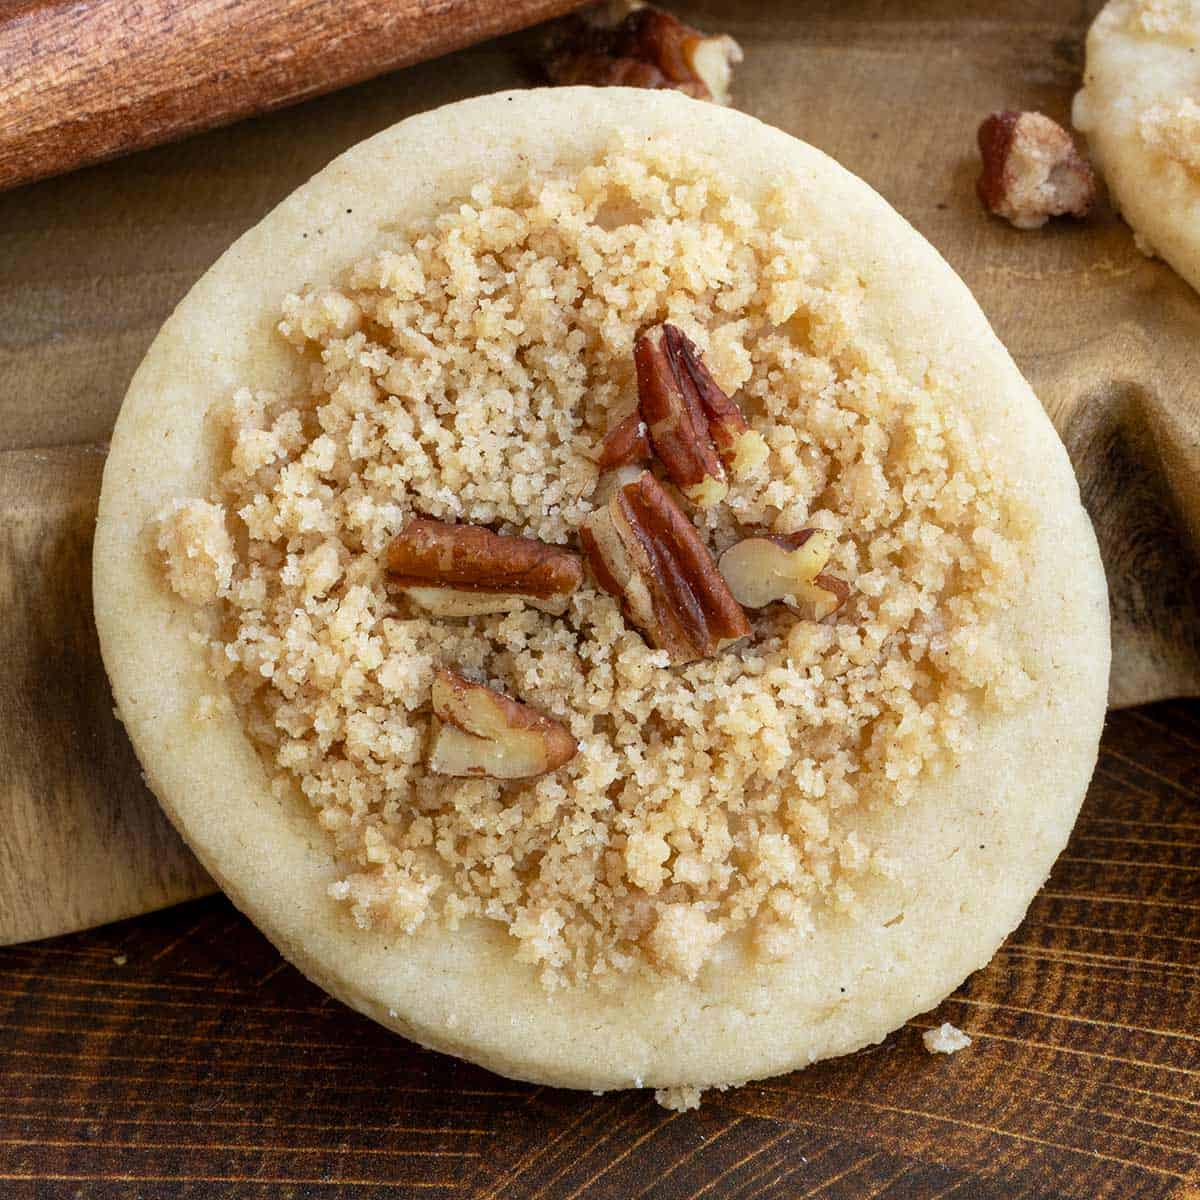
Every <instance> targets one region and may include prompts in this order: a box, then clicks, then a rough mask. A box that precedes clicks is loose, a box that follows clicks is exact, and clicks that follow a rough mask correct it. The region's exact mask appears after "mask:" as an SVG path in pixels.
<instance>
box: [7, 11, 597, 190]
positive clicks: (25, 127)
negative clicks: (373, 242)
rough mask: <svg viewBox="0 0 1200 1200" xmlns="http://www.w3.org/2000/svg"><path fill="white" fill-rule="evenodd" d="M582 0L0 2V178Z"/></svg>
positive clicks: (238, 111)
mask: <svg viewBox="0 0 1200 1200" xmlns="http://www.w3.org/2000/svg"><path fill="white" fill-rule="evenodd" d="M579 2H580V0H385V2H384V3H380V2H379V0H233V2H232V3H231V2H230V0H84V2H82V3H81V2H80V0H16V2H15V3H14V2H12V0H8V2H0V188H5V187H12V186H13V185H14V184H19V183H25V182H28V181H29V180H33V179H41V178H42V177H43V176H46V175H54V174H57V173H58V172H60V171H69V170H73V169H74V168H76V167H80V166H84V165H86V164H88V163H95V162H101V161H103V160H104V159H107V158H113V157H115V156H116V155H119V154H128V153H129V152H130V151H131V150H141V149H143V148H145V147H146V146H155V145H158V144H159V143H160V142H166V141H170V140H171V139H173V138H177V137H182V136H183V135H185V134H188V133H194V132H195V131H196V130H198V129H212V128H214V127H216V126H218V125H225V124H228V123H229V122H230V121H236V120H239V119H240V118H242V117H246V116H250V115H252V114H254V113H261V112H266V111H268V110H270V109H275V108H281V107H283V106H285V105H288V104H295V103H296V102H297V101H299V100H304V99H306V98H308V97H310V96H319V95H321V94H322V93H323V92H328V91H332V90H333V89H334V88H339V87H345V86H346V85H347V84H350V83H358V82H359V81H360V80H363V79H370V78H371V77H372V76H373V75H378V74H379V73H380V72H381V71H388V70H391V69H393V68H395V67H400V66H404V65H406V64H408V63H413V62H420V61H421V60H422V59H427V58H435V57H436V56H438V55H440V54H445V53H446V52H447V51H448V50H457V49H459V48H460V47H462V46H469V45H471V44H472V43H474V42H478V41H482V40H484V39H485V38H489V37H494V36H495V35H496V34H499V33H507V32H509V31H511V30H513V29H521V28H523V27H524V26H526V25H532V24H534V23H535V22H537V21H542V20H545V19H546V18H548V17H552V16H556V15H558V14H559V13H562V12H565V11H566V10H567V9H569V8H572V7H574V6H575V5H577V4H578V3H579Z"/></svg>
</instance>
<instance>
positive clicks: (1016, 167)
mask: <svg viewBox="0 0 1200 1200" xmlns="http://www.w3.org/2000/svg"><path fill="white" fill-rule="evenodd" d="M979 152H980V155H981V156H982V158H983V171H982V173H981V174H980V176H979V182H978V183H977V184H976V185H975V186H976V191H978V193H979V199H980V200H981V201H983V206H984V207H985V208H986V209H987V210H988V211H989V212H992V213H995V214H996V215H997V216H1000V217H1006V218H1007V219H1008V220H1009V221H1011V222H1012V223H1013V224H1014V225H1015V226H1016V227H1017V228H1018V229H1037V228H1038V227H1039V226H1041V225H1044V224H1045V223H1046V221H1047V220H1048V219H1049V218H1050V217H1057V216H1062V215H1063V214H1064V213H1069V214H1070V215H1071V216H1074V217H1086V216H1087V215H1088V213H1089V212H1090V211H1091V208H1092V204H1093V202H1094V201H1095V199H1096V176H1095V174H1094V173H1093V171H1092V168H1091V166H1090V165H1089V164H1088V163H1087V161H1086V160H1085V159H1084V158H1082V157H1081V156H1080V154H1079V151H1078V150H1076V149H1075V143H1074V142H1073V141H1072V140H1071V135H1070V134H1069V133H1067V131H1066V130H1065V129H1063V127H1062V126H1061V125H1058V124H1056V123H1055V122H1054V121H1052V120H1050V118H1049V117H1047V116H1043V115H1042V114H1041V113H1039V112H998V113H992V115H991V116H990V117H988V118H987V119H986V120H985V121H984V122H983V124H982V125H980V126H979Z"/></svg>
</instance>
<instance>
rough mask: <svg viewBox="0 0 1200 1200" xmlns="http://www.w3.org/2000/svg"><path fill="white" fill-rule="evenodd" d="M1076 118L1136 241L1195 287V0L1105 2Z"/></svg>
mask: <svg viewBox="0 0 1200 1200" xmlns="http://www.w3.org/2000/svg"><path fill="white" fill-rule="evenodd" d="M1072 117H1073V120H1074V122H1075V126H1076V128H1077V129H1079V130H1080V131H1081V132H1083V133H1085V134H1086V135H1087V139H1088V145H1089V146H1090V148H1091V151H1092V155H1093V157H1094V158H1095V160H1096V163H1097V165H1098V166H1099V167H1100V169H1101V171H1102V173H1103V175H1104V179H1105V182H1106V183H1107V184H1108V188H1109V191H1110V193H1111V194H1112V197H1113V200H1114V202H1115V203H1116V205H1117V206H1118V207H1119V208H1120V210H1121V213H1122V215H1123V216H1124V217H1125V219H1126V220H1127V221H1128V222H1129V224H1130V225H1131V226H1132V228H1133V230H1134V232H1135V234H1136V235H1137V240H1138V246H1139V248H1140V249H1141V250H1143V251H1144V252H1145V253H1146V254H1152V255H1157V256H1158V257H1160V258H1163V259H1165V260H1166V261H1167V262H1168V263H1170V264H1171V266H1172V267H1174V268H1175V270H1176V271H1178V272H1179V274H1180V275H1182V276H1183V278H1184V279H1186V280H1187V281H1188V283H1190V284H1191V285H1192V287H1194V288H1198V289H1200V3H1198V2H1197V0H1111V2H1110V3H1109V4H1107V5H1105V7H1104V8H1103V10H1102V11H1101V12H1100V14H1099V16H1097V17H1096V20H1095V21H1094V22H1093V23H1092V27H1091V30H1090V31H1089V32H1088V38H1087V64H1086V67H1085V69H1084V75H1083V89H1082V90H1081V91H1080V92H1079V93H1078V94H1077V95H1076V97H1075V104H1074V109H1073V112H1072Z"/></svg>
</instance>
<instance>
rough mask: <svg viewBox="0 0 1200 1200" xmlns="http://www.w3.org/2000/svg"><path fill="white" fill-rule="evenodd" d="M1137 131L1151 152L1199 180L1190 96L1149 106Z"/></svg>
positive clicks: (1197, 110)
mask: <svg viewBox="0 0 1200 1200" xmlns="http://www.w3.org/2000/svg"><path fill="white" fill-rule="evenodd" d="M1198 20H1200V17H1198ZM1138 129H1139V130H1140V132H1141V135H1142V140H1143V141H1144V142H1145V143H1146V145H1147V146H1149V147H1150V149H1151V150H1155V151H1157V152H1158V153H1159V154H1163V155H1165V156H1166V157H1167V158H1169V159H1171V160H1172V161H1173V162H1177V163H1179V165H1180V166H1182V167H1184V168H1186V169H1187V170H1188V171H1191V172H1192V173H1193V174H1194V175H1195V176H1197V178H1200V104H1197V103H1196V101H1195V100H1193V99H1192V98H1191V97H1190V96H1184V97H1183V98H1182V99H1181V100H1176V101H1173V102H1171V103H1162V104H1154V105H1151V107H1150V108H1148V109H1146V111H1145V112H1144V113H1142V115H1141V118H1140V119H1139V121H1138Z"/></svg>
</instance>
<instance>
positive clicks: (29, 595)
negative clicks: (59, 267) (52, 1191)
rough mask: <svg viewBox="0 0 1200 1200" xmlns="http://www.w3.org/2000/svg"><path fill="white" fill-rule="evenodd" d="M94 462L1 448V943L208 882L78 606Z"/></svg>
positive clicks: (169, 898) (80, 452)
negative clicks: (140, 758)
mask: <svg viewBox="0 0 1200 1200" xmlns="http://www.w3.org/2000/svg"><path fill="white" fill-rule="evenodd" d="M103 466H104V449H103V447H100V446H84V447H60V448H58V449H53V450H43V451H35V450H9V451H0V612H2V613H3V614H4V619H3V630H4V633H5V645H4V652H3V653H2V654H0V712H2V713H3V714H4V721H5V725H6V728H5V730H4V732H3V734H0V789H2V795H3V801H4V803H3V813H4V832H3V834H2V835H0V944H3V943H5V942H10V941H20V940H23V939H26V938H35V937H48V936H50V935H51V934H56V933H63V932H65V931H68V930H74V929H85V928H87V927H88V926H90V925H98V924H101V923H102V922H104V921H111V920H114V919H116V918H118V917H127V916H132V915H134V914H137V913H143V912H149V911H151V910H152V909H156V908H162V907H163V906H164V905H167V904H175V903H177V902H178V901H180V900H186V899H189V898H191V897H192V896H197V895H201V894H203V893H204V892H206V891H212V890H213V885H212V883H211V881H210V880H209V879H208V877H207V876H206V875H205V873H204V872H203V870H201V868H200V865H199V863H197V862H196V860H195V859H194V858H193V857H192V856H191V854H190V853H189V852H188V851H187V849H186V847H185V846H184V845H183V843H182V842H181V841H180V840H179V837H178V835H177V834H176V833H175V831H174V830H173V829H172V828H171V826H170V823H169V822H168V821H167V819H166V817H165V816H163V815H162V813H161V812H159V811H158V808H157V806H156V805H154V804H152V803H151V802H149V800H148V797H147V795H146V789H145V786H144V785H143V783H142V778H141V771H140V770H139V768H138V763H137V759H136V758H135V757H134V755H133V750H132V748H131V747H130V745H129V739H128V738H127V737H126V736H125V731H124V730H123V729H122V728H121V725H120V722H119V721H118V720H117V719H116V717H115V716H114V715H113V704H112V697H111V696H110V694H109V689H108V680H107V678H106V677H105V674H104V667H103V665H102V664H101V662H100V649H99V646H98V645H97V643H96V631H95V627H94V624H93V621H92V603H91V595H92V586H91V585H92V530H93V527H94V525H95V520H96V499H97V496H98V495H99V491H100V471H101V469H102V468H103ZM116 864H119V869H114V865H116ZM2 1194H3V1193H2V1191H0V1195H2Z"/></svg>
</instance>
